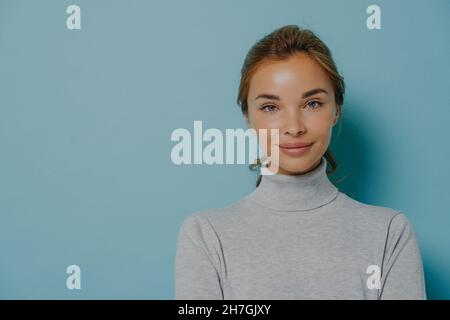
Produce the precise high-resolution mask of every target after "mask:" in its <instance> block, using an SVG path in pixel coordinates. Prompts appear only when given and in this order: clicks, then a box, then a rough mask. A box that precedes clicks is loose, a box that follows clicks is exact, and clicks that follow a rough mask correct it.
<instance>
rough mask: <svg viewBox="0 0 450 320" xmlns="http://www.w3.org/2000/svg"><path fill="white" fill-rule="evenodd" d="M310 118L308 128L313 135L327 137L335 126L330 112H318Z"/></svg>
mask: <svg viewBox="0 0 450 320" xmlns="http://www.w3.org/2000/svg"><path fill="white" fill-rule="evenodd" d="M308 120H309V121H308V123H307V129H308V131H309V133H310V134H311V135H312V136H316V137H323V138H326V137H328V136H329V135H330V131H331V128H332V127H333V119H332V116H331V115H330V114H328V113H323V114H317V115H316V116H314V117H311V118H309V119H308Z"/></svg>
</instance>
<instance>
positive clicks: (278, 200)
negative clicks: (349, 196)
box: [249, 156, 339, 211]
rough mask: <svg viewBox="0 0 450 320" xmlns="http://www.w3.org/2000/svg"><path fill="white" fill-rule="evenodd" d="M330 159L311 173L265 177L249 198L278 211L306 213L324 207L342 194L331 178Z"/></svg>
mask: <svg viewBox="0 0 450 320" xmlns="http://www.w3.org/2000/svg"><path fill="white" fill-rule="evenodd" d="M326 167H327V160H326V159H325V157H323V156H322V159H321V162H320V164H319V165H318V166H317V167H316V168H314V169H313V170H311V171H308V172H306V173H303V174H297V175H285V174H273V175H262V177H261V182H260V184H259V186H258V187H257V188H256V190H255V191H253V192H252V193H251V194H250V195H249V199H250V200H252V201H255V202H257V203H259V204H261V205H263V206H265V207H267V208H269V209H272V210H276V211H306V210H311V209H315V208H318V207H321V206H323V205H325V204H327V203H329V202H331V201H332V200H334V199H335V198H336V197H337V195H338V194H339V190H338V188H337V187H335V186H334V185H333V184H332V183H331V181H330V180H329V179H328V176H327V173H326Z"/></svg>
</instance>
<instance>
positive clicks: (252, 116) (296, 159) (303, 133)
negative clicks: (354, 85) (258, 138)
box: [246, 53, 339, 174]
mask: <svg viewBox="0 0 450 320" xmlns="http://www.w3.org/2000/svg"><path fill="white" fill-rule="evenodd" d="M315 89H318V90H315ZM247 104H248V113H247V115H246V121H247V125H248V127H249V128H253V129H255V130H256V132H257V133H259V131H260V129H267V137H268V138H267V148H265V147H264V146H263V145H262V148H263V149H264V151H265V152H267V154H269V155H271V154H273V153H272V152H273V148H277V150H275V152H276V151H278V157H279V161H278V163H273V162H274V160H275V162H277V160H276V157H275V159H272V165H271V167H270V168H269V169H270V170H272V171H275V172H277V173H280V174H301V173H305V172H308V171H310V170H312V169H314V168H315V167H316V166H317V165H318V164H319V163H320V160H321V158H322V156H323V155H324V154H325V152H326V150H327V148H328V145H329V143H330V139H331V132H332V128H333V126H334V125H335V124H336V122H337V120H338V115H339V106H338V105H336V103H335V99H334V90H333V85H332V82H331V80H330V79H329V77H328V75H327V74H326V72H325V71H324V69H322V67H321V66H320V65H319V64H318V63H317V62H316V61H314V60H313V58H311V57H309V56H308V55H307V54H304V53H299V54H296V55H294V56H292V57H290V58H288V59H287V60H283V61H265V62H264V63H263V64H262V65H261V66H260V67H259V68H258V69H257V71H256V72H255V73H254V75H253V77H252V79H251V81H250V88H249V94H248V97H247ZM271 129H278V130H279V131H278V137H279V138H278V140H279V143H278V142H277V141H276V140H277V139H270V137H271V132H272V131H271ZM271 140H274V141H271ZM295 143H308V144H309V143H311V144H312V145H311V146H310V147H309V148H306V149H298V148H294V149H292V148H287V147H288V146H287V144H295ZM290 147H292V145H291V146H290ZM267 149H268V150H267ZM275 154H276V153H275ZM274 164H275V165H276V166H273V165H274ZM275 167H276V169H273V168H275Z"/></svg>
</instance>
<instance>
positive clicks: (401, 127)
mask: <svg viewBox="0 0 450 320" xmlns="http://www.w3.org/2000/svg"><path fill="white" fill-rule="evenodd" d="M70 4H77V5H79V6H80V7H81V30H68V29H67V28H66V19H67V17H68V14H67V13H66V8H67V6H69V5H70ZM371 4H377V5H379V6H380V8H381V20H382V29H381V30H369V29H367V27H366V19H367V16H368V14H367V13H366V8H367V7H368V6H369V5H371ZM449 13H450V1H446V0H442V1H437V0H434V1H425V0H421V1H381V0H376V1H361V0H352V1H316V0H314V1H299V0H295V1H255V0H253V1H225V0H221V1H207V0H204V1H198V0H194V1H181V0H180V1H167V0H164V1H162V0H161V1H155V0H152V1H137V0H132V1H125V0H122V1H100V0H96V1H77V2H72V1H61V0H54V1H17V0H14V1H13V0H9V1H5V0H2V1H1V2H0V147H1V157H0V217H1V222H0V254H1V259H0V298H3V299H16V298H21V299H32V298H33V299H35V298H38V299H55V298H56V299H80V298H84V299H108V298H110V299H116V298H124V299H131V298H134V299H173V297H174V258H175V249H176V237H177V234H178V228H179V226H180V224H181V222H182V221H183V220H184V218H185V217H187V216H188V215H189V214H190V213H191V212H193V211H197V210H202V209H207V208H213V207H221V206H225V205H227V204H229V203H231V202H234V201H237V200H239V199H240V198H241V197H243V196H245V195H246V194H248V193H250V192H251V191H253V190H254V184H255V179H256V174H255V173H254V172H250V171H249V170H248V168H247V166H246V165H213V166H208V165H182V166H176V165H174V164H173V163H172V162H171V160H170V152H171V149H172V147H173V146H174V145H175V142H172V141H170V135H171V133H172V131H173V130H174V129H176V128H187V129H189V130H190V131H192V130H193V121H194V120H202V121H203V128H204V130H205V129H206V128H219V129H222V130H224V129H225V128H245V122H244V119H243V117H242V115H241V113H240V110H239V108H238V106H237V104H236V102H235V100H236V95H237V88H238V84H239V76H240V68H241V66H242V63H243V59H244V57H245V54H246V53H247V51H248V49H249V48H250V46H251V45H252V44H253V43H254V42H256V41H257V40H258V39H260V38H261V37H262V36H264V35H265V34H267V33H269V32H271V31H273V30H274V29H275V28H278V27H281V26H283V25H285V24H297V25H299V26H301V27H305V28H311V29H312V30H313V31H314V32H316V34H317V35H318V36H319V37H320V38H321V39H322V40H323V41H324V42H325V43H326V44H327V45H328V46H329V47H330V49H331V51H332V53H333V56H334V58H335V61H336V63H337V65H338V68H339V71H340V72H341V73H342V75H343V76H344V78H345V81H346V85H347V94H346V100H345V104H344V106H343V114H342V119H341V120H342V123H341V125H338V126H336V127H335V129H334V132H333V140H332V144H331V149H332V150H333V151H334V153H335V155H336V157H337V159H338V163H339V171H338V174H337V175H336V176H333V177H336V178H339V177H342V176H344V175H347V174H349V176H348V177H347V179H346V180H345V181H344V182H343V183H342V184H341V185H340V186H339V188H340V190H341V191H342V192H345V193H347V194H348V195H350V196H352V197H354V198H355V199H357V200H359V201H362V202H366V203H370V204H375V205H382V206H388V207H392V208H395V209H398V210H402V211H403V212H404V213H405V214H406V215H407V217H408V218H409V219H410V221H411V222H412V224H413V225H414V227H415V229H416V232H417V235H418V239H419V244H420V248H421V251H422V255H423V260H424V266H425V273H426V284H427V293H428V297H429V298H431V299H448V298H450V233H449V232H448V230H449V226H450V210H449V205H448V200H449V188H448V181H449V180H450V171H449V169H448V165H449V163H450V147H449V137H450V126H449V119H450V98H449V95H448V92H449V89H450V88H449V74H450V62H449V56H450V43H449V30H450V20H449V19H448V15H449ZM71 264H77V265H79V266H80V267H81V281H82V284H81V285H82V289H81V290H68V289H67V288H66V278H67V276H68V275H67V274H66V267H67V266H68V265H71Z"/></svg>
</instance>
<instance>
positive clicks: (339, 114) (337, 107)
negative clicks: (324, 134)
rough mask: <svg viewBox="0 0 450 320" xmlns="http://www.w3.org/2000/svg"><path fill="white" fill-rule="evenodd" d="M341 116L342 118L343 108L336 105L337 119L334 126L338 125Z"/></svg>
mask: <svg viewBox="0 0 450 320" xmlns="http://www.w3.org/2000/svg"><path fill="white" fill-rule="evenodd" d="M340 116H341V106H340V105H336V117H335V118H334V122H333V126H335V125H336V123H337V122H338V120H339V117H340Z"/></svg>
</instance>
